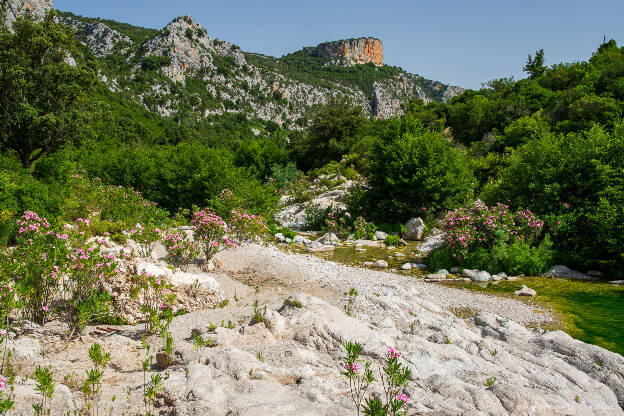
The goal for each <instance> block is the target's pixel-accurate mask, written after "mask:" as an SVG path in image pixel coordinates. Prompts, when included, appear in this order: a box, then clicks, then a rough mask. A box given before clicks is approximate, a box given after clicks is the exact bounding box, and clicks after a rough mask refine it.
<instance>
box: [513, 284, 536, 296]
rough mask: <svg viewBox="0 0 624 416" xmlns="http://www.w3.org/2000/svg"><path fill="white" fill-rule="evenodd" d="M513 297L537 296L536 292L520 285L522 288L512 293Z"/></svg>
mask: <svg viewBox="0 0 624 416" xmlns="http://www.w3.org/2000/svg"><path fill="white" fill-rule="evenodd" d="M514 295H516V296H529V297H533V296H535V295H537V292H536V291H535V290H534V289H531V288H530V287H526V286H525V285H522V287H521V288H520V289H519V290H516V291H515V292H514Z"/></svg>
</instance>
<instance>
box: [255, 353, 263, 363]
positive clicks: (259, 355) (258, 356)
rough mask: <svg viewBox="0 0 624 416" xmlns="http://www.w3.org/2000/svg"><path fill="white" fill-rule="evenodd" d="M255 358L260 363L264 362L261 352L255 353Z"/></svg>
mask: <svg viewBox="0 0 624 416" xmlns="http://www.w3.org/2000/svg"><path fill="white" fill-rule="evenodd" d="M256 358H257V359H258V361H260V362H261V363H263V362H264V356H263V355H262V351H258V352H257V353H256Z"/></svg>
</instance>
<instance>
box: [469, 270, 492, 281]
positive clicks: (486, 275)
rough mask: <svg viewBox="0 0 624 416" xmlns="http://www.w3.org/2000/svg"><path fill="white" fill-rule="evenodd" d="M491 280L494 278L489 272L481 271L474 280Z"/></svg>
mask: <svg viewBox="0 0 624 416" xmlns="http://www.w3.org/2000/svg"><path fill="white" fill-rule="evenodd" d="M491 279H492V276H491V275H490V274H489V273H488V272H486V271H480V272H479V273H477V275H476V276H475V277H474V279H472V280H474V281H475V282H487V281H489V280H491Z"/></svg>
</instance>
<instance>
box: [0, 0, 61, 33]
mask: <svg viewBox="0 0 624 416" xmlns="http://www.w3.org/2000/svg"><path fill="white" fill-rule="evenodd" d="M52 8H53V6H52V0H0V13H2V18H3V19H4V24H5V25H6V26H8V27H9V28H10V27H11V26H13V22H14V21H15V19H17V18H18V17H23V16H26V15H28V16H32V17H34V18H36V19H41V18H43V16H45V15H46V13H47V12H48V11H50V10H51V9H52Z"/></svg>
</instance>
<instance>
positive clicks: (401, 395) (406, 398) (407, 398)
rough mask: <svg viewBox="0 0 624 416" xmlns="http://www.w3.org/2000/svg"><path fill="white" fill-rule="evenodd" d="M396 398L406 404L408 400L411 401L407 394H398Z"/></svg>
mask: <svg viewBox="0 0 624 416" xmlns="http://www.w3.org/2000/svg"><path fill="white" fill-rule="evenodd" d="M396 399H397V400H398V401H400V402H403V403H405V404H407V402H408V401H409V397H407V396H406V395H405V394H397V396H396Z"/></svg>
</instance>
